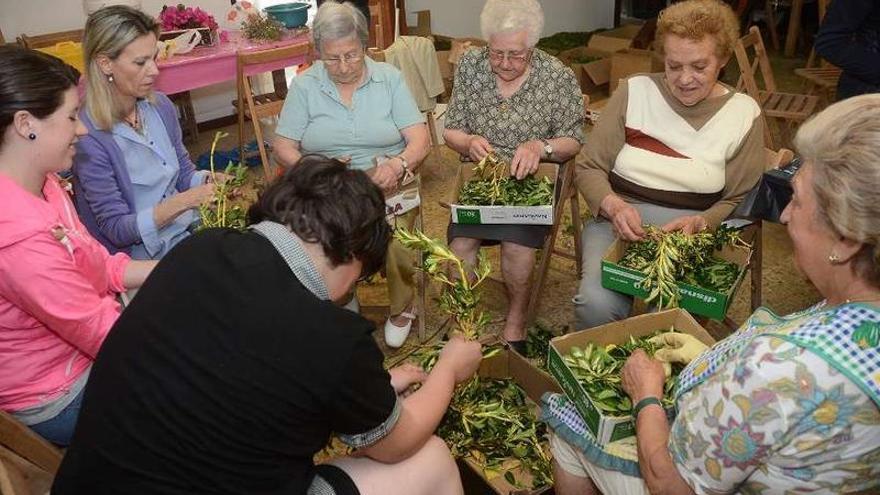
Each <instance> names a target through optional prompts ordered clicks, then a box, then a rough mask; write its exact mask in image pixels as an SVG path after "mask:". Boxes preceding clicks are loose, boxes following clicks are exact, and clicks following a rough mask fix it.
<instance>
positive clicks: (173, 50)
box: [156, 29, 202, 60]
mask: <svg viewBox="0 0 880 495" xmlns="http://www.w3.org/2000/svg"><path fill="white" fill-rule="evenodd" d="M201 42H202V34H201V33H200V32H198V30H195V29H187V30H186V32H184V33H183V34H181V35H180V36H177V37H176V38H172V39H170V40H165V41H159V42H157V43H156V45H157V46H158V47H159V59H160V60H165V59H169V58H171V57H173V56H174V55H180V54H183V53H189V52H190V51H192V49H193V48H195V47H196V46H198V44H199V43H201Z"/></svg>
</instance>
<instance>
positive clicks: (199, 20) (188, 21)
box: [159, 3, 217, 31]
mask: <svg viewBox="0 0 880 495" xmlns="http://www.w3.org/2000/svg"><path fill="white" fill-rule="evenodd" d="M159 24H160V25H161V26H162V31H175V30H178V29H196V28H208V29H211V30H214V29H217V21H215V20H214V16H212V15H211V14H209V13H207V12H205V11H204V10H202V9H200V8H198V7H195V8H193V7H187V6H185V5H183V4H182V3H180V4H177V6H172V7H169V6H167V5H164V6H162V12H160V13H159Z"/></svg>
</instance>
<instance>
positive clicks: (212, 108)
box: [0, 0, 614, 122]
mask: <svg viewBox="0 0 880 495" xmlns="http://www.w3.org/2000/svg"><path fill="white" fill-rule="evenodd" d="M280 1H281V0H258V1H257V3H258V4H259V3H262V5H261V6H263V7H264V6H266V5H270V4H274V3H280ZM307 1H311V0H307ZM177 3H180V2H179V0H142V2H141V5H142V9H143V10H144V12H147V13H149V14H152V15H159V11H160V10H162V5H166V4H168V5H176V4H177ZM183 3H184V4H186V5H188V6H199V7H201V8H202V9H204V10H206V11H208V12H210V13H211V14H212V15H213V16H214V18H215V19H216V20H217V22H218V23H219V24H220V26H221V27H222V28H225V29H231V28H237V26H232V25H229V23H228V22H227V21H226V13H227V11H228V9H229V0H184V1H183ZM483 3H484V2H483V1H482V0H408V1H407V3H406V7H407V10H408V11H409V12H415V11H417V10H423V9H430V10H431V23H432V29H433V31H434V32H435V33H437V34H444V35H448V36H477V37H479V36H480V11H481V10H482V8H483ZM541 4H542V5H543V7H544V18H545V21H544V34H545V35H550V34H553V33H557V32H560V31H592V30H594V29H599V28H607V27H611V25H612V23H613V17H614V0H541ZM310 14H311V15H314V9H310ZM85 22H86V16H85V13H84V12H83V8H82V0H0V30H2V31H3V36H4V37H5V38H6V40H7V41H14V40H15V37H16V36H19V35H20V34H22V33H24V34H32V35H34V34H43V33H51V32H56V31H66V30H69V29H78V28H81V27H83V25H85ZM415 23H416V19H415V15H414V14H411V15H410V19H409V24H415ZM192 97H193V107H194V108H195V111H196V119H197V120H198V121H199V122H203V121H206V120H211V119H216V118H220V117H224V116H227V115H231V114H232V113H233V107H232V103H231V102H232V100H234V99H235V82H234V81H230V82H228V83H225V84H217V85H214V86H211V87H209V88H203V89H198V90H195V91H193V92H192Z"/></svg>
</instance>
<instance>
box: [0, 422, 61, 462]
mask: <svg viewBox="0 0 880 495" xmlns="http://www.w3.org/2000/svg"><path fill="white" fill-rule="evenodd" d="M0 446H3V447H5V448H6V449H9V450H10V451H12V452H13V453H15V454H16V455H19V456H21V457H22V458H23V459H25V460H27V461H28V462H31V463H33V464H34V465H35V466H37V467H39V468H40V469H43V470H45V471H46V472H48V473H50V474H52V475H54V474H55V473H56V472H57V471H58V467H59V466H60V465H61V457H62V454H61V450H59V449H58V448H57V447H55V446H54V445H52V444H51V443H49V442H47V441H46V440H45V439H44V438H43V437H41V436H39V435H37V434H36V433H34V432H33V430H31V429H30V428H28V427H27V426H25V425H24V424H23V423H21V422H20V421H18V420H17V419H15V418H14V417H12V416H11V415H10V414H9V413H6V412H4V411H0Z"/></svg>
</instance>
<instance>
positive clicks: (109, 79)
mask: <svg viewBox="0 0 880 495" xmlns="http://www.w3.org/2000/svg"><path fill="white" fill-rule="evenodd" d="M107 82H109V83H112V82H113V74H109V75H107Z"/></svg>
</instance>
